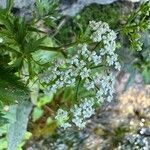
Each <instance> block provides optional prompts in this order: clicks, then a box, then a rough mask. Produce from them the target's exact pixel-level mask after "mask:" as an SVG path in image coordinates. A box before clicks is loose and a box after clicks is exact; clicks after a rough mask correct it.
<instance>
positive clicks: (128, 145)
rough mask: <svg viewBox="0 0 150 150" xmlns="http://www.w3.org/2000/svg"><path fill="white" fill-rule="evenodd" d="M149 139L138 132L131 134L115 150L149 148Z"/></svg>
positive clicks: (141, 149) (147, 149)
mask: <svg viewBox="0 0 150 150" xmlns="http://www.w3.org/2000/svg"><path fill="white" fill-rule="evenodd" d="M149 149H150V145H149V139H148V138H147V137H143V136H142V135H140V134H132V135H130V136H128V137H127V138H126V139H124V141H123V143H122V144H120V145H119V146H118V148H117V150H149Z"/></svg>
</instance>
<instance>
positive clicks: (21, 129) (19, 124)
mask: <svg viewBox="0 0 150 150" xmlns="http://www.w3.org/2000/svg"><path fill="white" fill-rule="evenodd" d="M31 109H32V104H31V103H30V102H29V101H25V102H22V103H20V104H18V105H13V106H12V107H11V108H10V111H14V110H15V116H14V117H16V120H15V122H13V123H11V124H10V125H9V129H8V135H7V137H8V150H16V148H17V146H18V144H20V142H21V141H22V139H23V137H24V134H25V132H26V129H27V124H28V116H29V114H30V112H31Z"/></svg>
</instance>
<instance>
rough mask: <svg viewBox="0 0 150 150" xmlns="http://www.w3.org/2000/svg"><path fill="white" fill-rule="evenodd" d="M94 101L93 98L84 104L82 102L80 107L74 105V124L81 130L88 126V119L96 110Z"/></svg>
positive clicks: (72, 110)
mask: <svg viewBox="0 0 150 150" xmlns="http://www.w3.org/2000/svg"><path fill="white" fill-rule="evenodd" d="M93 105H94V99H93V98H91V99H89V100H87V99H86V98H85V100H84V102H82V103H81V104H80V105H79V106H78V105H74V107H73V108H72V109H71V112H72V114H73V118H72V122H73V123H74V124H75V125H76V126H77V127H79V128H81V129H82V128H84V127H85V125H86V119H88V118H90V117H91V116H92V115H93V114H94V111H95V109H94V108H93Z"/></svg>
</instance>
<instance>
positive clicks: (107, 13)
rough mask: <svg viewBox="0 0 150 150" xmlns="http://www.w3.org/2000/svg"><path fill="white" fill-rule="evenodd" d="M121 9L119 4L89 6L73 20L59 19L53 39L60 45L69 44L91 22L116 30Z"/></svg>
mask: <svg viewBox="0 0 150 150" xmlns="http://www.w3.org/2000/svg"><path fill="white" fill-rule="evenodd" d="M123 7H124V6H123V4H122V3H119V2H117V3H113V4H110V5H98V4H91V5H90V6H87V7H85V8H84V9H83V10H82V11H81V12H79V13H78V14H77V15H76V16H75V17H73V18H70V17H66V18H62V19H60V20H59V25H60V28H59V32H57V34H56V35H55V37H56V39H57V40H59V42H61V43H69V42H71V40H74V39H75V38H77V37H78V36H79V34H81V33H82V32H84V31H85V30H86V29H87V25H88V24H89V21H91V20H95V21H99V20H101V21H103V22H107V23H108V24H109V25H110V26H111V28H112V29H117V28H118V27H119V24H120V23H119V22H120V19H121V16H122V12H121V8H123ZM62 37H63V38H62ZM70 37H71V38H70Z"/></svg>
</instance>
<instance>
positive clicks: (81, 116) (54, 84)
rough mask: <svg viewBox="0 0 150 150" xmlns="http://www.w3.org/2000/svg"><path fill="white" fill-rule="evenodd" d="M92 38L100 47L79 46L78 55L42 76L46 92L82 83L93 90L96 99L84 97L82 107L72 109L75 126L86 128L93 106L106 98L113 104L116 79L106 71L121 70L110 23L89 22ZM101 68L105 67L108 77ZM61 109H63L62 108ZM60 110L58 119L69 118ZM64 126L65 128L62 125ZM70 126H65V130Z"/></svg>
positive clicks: (58, 64)
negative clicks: (110, 68) (110, 69)
mask: <svg viewBox="0 0 150 150" xmlns="http://www.w3.org/2000/svg"><path fill="white" fill-rule="evenodd" d="M90 28H91V32H92V35H91V39H92V41H93V42H94V43H95V42H97V43H98V44H99V43H101V45H102V46H100V48H99V47H98V48H96V49H94V50H91V49H90V46H88V45H87V44H86V43H84V44H79V45H78V48H77V50H78V51H77V53H76V54H75V55H69V56H68V58H67V59H66V60H57V61H56V62H55V63H54V64H53V67H51V68H48V70H47V71H46V72H45V73H43V74H42V75H41V76H40V79H41V81H42V82H44V83H46V85H48V86H47V88H46V92H48V93H49V92H51V93H56V92H57V90H58V89H61V88H65V87H68V86H69V87H73V86H78V83H79V81H82V85H83V87H84V88H85V90H86V91H89V92H90V91H92V92H94V93H95V94H93V97H91V98H90V99H89V98H88V99H87V98H85V99H84V102H82V103H81V104H79V105H74V107H73V108H72V109H71V110H70V113H72V114H73V115H72V116H73V117H72V118H70V120H71V119H72V123H74V124H75V125H76V126H78V127H80V128H83V127H84V126H85V124H86V119H87V118H89V117H90V116H91V115H92V114H93V113H94V109H93V105H94V103H95V102H96V103H100V102H103V101H104V99H105V98H106V97H107V101H111V100H112V98H113V93H114V81H115V77H114V75H113V74H112V73H110V72H109V71H108V69H107V68H109V67H110V66H114V67H115V69H118V70H119V69H120V64H119V62H118V58H117V57H118V55H117V54H116V53H115V48H116V43H115V39H116V34H115V32H114V31H112V30H110V29H109V26H108V24H107V23H102V22H95V21H91V22H90ZM101 67H102V68H105V72H106V73H105V74H104V71H103V69H101ZM60 110H61V109H60ZM60 110H58V115H57V116H56V119H57V120H59V116H60V119H62V118H63V117H61V116H62V114H63V115H64V116H65V117H66V113H65V114H64V112H62V110H61V111H60ZM61 126H62V125H61ZM69 126H70V124H69V123H66V124H64V128H66V127H69Z"/></svg>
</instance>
